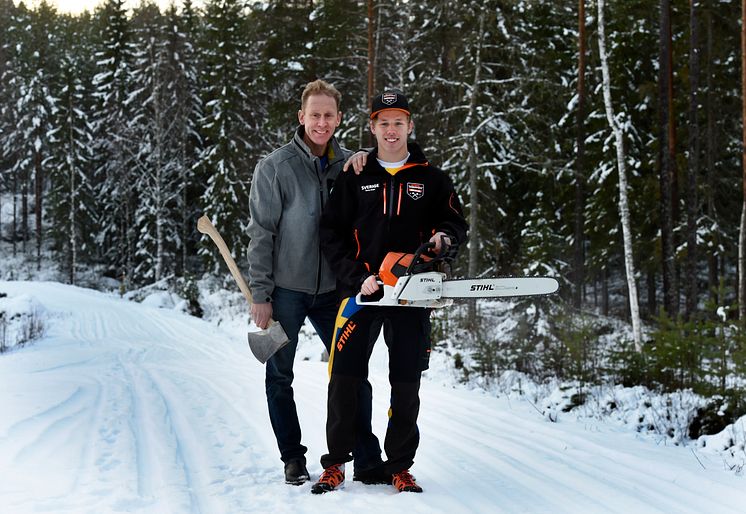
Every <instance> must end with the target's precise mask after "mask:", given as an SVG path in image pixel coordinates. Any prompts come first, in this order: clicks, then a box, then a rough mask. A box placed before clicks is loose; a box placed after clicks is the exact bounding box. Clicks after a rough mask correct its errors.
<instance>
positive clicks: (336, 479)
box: [318, 464, 345, 487]
mask: <svg viewBox="0 0 746 514" xmlns="http://www.w3.org/2000/svg"><path fill="white" fill-rule="evenodd" d="M344 481H345V468H344V464H333V465H331V466H329V467H328V468H326V469H325V470H324V472H323V473H322V474H321V477H320V478H319V482H318V483H319V484H327V485H329V486H331V487H337V486H338V485H339V484H341V483H342V482H344Z"/></svg>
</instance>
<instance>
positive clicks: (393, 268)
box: [378, 252, 432, 287]
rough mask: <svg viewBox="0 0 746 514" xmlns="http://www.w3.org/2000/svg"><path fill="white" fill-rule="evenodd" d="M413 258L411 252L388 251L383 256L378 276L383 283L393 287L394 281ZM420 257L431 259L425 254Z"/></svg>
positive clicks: (402, 273)
mask: <svg viewBox="0 0 746 514" xmlns="http://www.w3.org/2000/svg"><path fill="white" fill-rule="evenodd" d="M412 259H414V254H413V253H402V252H389V253H387V254H386V257H384V259H383V262H382V263H381V267H380V268H379V269H378V278H380V279H381V281H382V282H383V283H384V285H387V286H391V287H394V286H395V285H396V281H397V280H399V278H401V277H403V276H404V274H405V273H406V271H407V268H408V267H409V265H410V264H412ZM420 259H422V261H423V262H428V261H430V260H432V259H431V258H430V257H428V256H426V255H421V256H420Z"/></svg>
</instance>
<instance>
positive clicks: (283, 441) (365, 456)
mask: <svg viewBox="0 0 746 514" xmlns="http://www.w3.org/2000/svg"><path fill="white" fill-rule="evenodd" d="M337 307H338V297H337V294H336V292H334V291H332V292H330V293H324V294H319V295H316V296H314V295H312V294H307V293H302V292H299V291H293V290H290V289H283V288H280V287H276V288H275V290H274V292H273V293H272V318H273V319H275V320H276V321H278V322H279V323H280V325H282V328H283V329H284V330H285V333H286V334H287V336H288V338H289V339H290V342H289V343H288V344H286V345H285V346H284V347H283V348H282V349H280V350H279V351H278V352H277V353H275V354H274V355H273V356H272V357H271V358H270V359H269V360H268V361H267V368H266V371H267V373H266V380H265V386H266V391H267V404H268V406H269V418H270V421H271V422H272V429H273V430H274V432H275V438H276V439H277V446H278V447H279V449H280V458H281V459H282V461H283V462H285V463H287V462H289V461H290V460H293V459H301V460H303V461H305V454H306V450H307V448H306V447H305V446H303V445H302V444H301V442H300V441H301V430H300V423H299V422H298V412H297V410H296V407H295V400H294V399H293V377H294V375H293V361H294V360H295V351H296V348H297V347H298V332H299V331H300V328H301V326H302V325H303V321H304V320H305V319H306V317H308V319H309V320H310V321H311V325H313V328H314V329H315V330H316V333H317V334H318V335H319V337H320V338H321V341H322V342H323V343H324V346H325V347H326V349H327V351H329V349H330V346H331V341H332V336H333V333H334V322H335V320H336V317H337ZM372 402H373V389H372V387H371V385H370V382H368V380H367V379H366V380H363V382H362V384H361V385H360V389H359V392H358V409H357V416H356V420H355V429H356V430H355V431H356V433H357V438H356V441H355V447H354V450H353V452H352V454H353V457H354V459H355V464H354V469H355V470H356V471H362V470H365V469H370V468H372V467H375V466H377V465H379V464H380V463H381V446H380V444H379V442H378V438H377V437H376V436H375V435H374V434H373V431H372V428H371V421H370V419H371V414H372V410H373V406H372Z"/></svg>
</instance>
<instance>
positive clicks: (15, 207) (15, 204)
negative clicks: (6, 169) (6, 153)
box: [11, 171, 18, 257]
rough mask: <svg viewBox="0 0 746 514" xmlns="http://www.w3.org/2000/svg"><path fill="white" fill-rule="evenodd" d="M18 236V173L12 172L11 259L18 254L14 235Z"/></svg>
mask: <svg viewBox="0 0 746 514" xmlns="http://www.w3.org/2000/svg"><path fill="white" fill-rule="evenodd" d="M17 234H18V172H17V171H14V172H13V233H12V235H11V239H12V240H13V257H15V256H16V255H17V254H18V245H17V243H16V235H17Z"/></svg>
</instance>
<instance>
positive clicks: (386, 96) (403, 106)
mask: <svg viewBox="0 0 746 514" xmlns="http://www.w3.org/2000/svg"><path fill="white" fill-rule="evenodd" d="M386 109H395V110H397V111H402V112H405V113H406V114H407V116H411V113H410V112H409V102H408V101H407V97H406V96H404V93H402V92H401V91H397V90H395V89H390V90H388V91H384V92H383V93H381V94H380V95H378V96H376V97H375V98H373V109H372V110H371V113H370V117H371V119H373V118H375V117H376V116H378V113H379V112H381V111H384V110H386Z"/></svg>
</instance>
